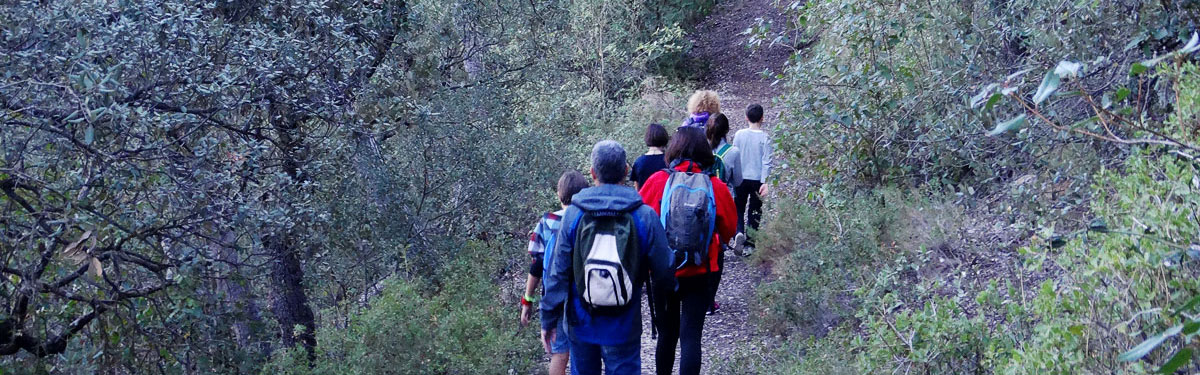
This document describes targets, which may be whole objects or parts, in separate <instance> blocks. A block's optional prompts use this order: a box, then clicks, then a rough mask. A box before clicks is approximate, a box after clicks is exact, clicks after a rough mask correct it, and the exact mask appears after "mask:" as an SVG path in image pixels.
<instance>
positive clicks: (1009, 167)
mask: <svg viewBox="0 0 1200 375" xmlns="http://www.w3.org/2000/svg"><path fill="white" fill-rule="evenodd" d="M731 30H732V32H731ZM1198 31H1200V0H1160V1H1139V0H1111V1H1109V0H1095V1H1086V0H1081V1H1048V0H927V1H920V2H916V1H878V0H744V1H723V0H722V1H718V0H617V1H605V0H565V1H564V0H523V1H514V0H489V1H481V0H459V1H452V2H451V1H436V0H374V1H338V0H293V1H277V0H221V1H211V2H205V1H185V0H153V1H125V0H118V1H86V2H80V1H61V0H44V1H7V2H2V3H0V375H7V374H331V373H337V374H541V373H545V372H546V363H547V362H548V360H547V355H546V353H544V351H543V347H542V343H540V342H539V332H538V330H537V329H536V327H530V326H526V325H523V324H522V322H521V319H520V316H519V309H520V304H521V302H522V300H523V298H526V297H523V293H525V291H524V290H523V287H524V282H525V277H526V272H527V270H528V268H529V256H528V254H527V252H526V246H527V244H528V242H529V238H530V232H529V230H530V228H531V227H532V226H533V224H534V223H535V222H537V219H538V218H539V217H540V216H541V215H542V214H544V213H546V212H548V211H552V210H555V209H557V207H558V204H559V199H558V197H556V191H555V189H556V185H555V182H556V181H557V179H558V177H559V175H560V174H562V173H563V171H564V170H576V171H580V172H583V173H584V174H585V175H587V174H588V173H587V172H588V170H589V168H590V167H591V165H592V164H590V163H591V161H590V160H589V157H590V154H589V153H590V152H591V151H592V145H593V144H595V143H596V142H597V141H601V140H605V139H612V140H616V141H619V142H620V143H621V144H622V145H624V147H625V149H626V150H627V151H628V156H629V163H633V159H634V158H636V157H637V156H638V155H640V154H642V152H644V150H645V146H644V145H643V143H644V142H643V132H644V131H645V129H646V127H647V125H648V124H651V123H661V124H667V125H668V129H672V130H674V128H675V126H676V125H675V124H679V122H680V121H681V120H684V119H685V118H687V116H688V112H687V111H686V110H685V103H686V101H687V99H688V95H690V94H692V93H693V91H695V90H697V89H712V90H716V91H717V92H720V93H721V95H722V100H723V103H722V113H724V114H726V115H727V116H728V117H729V119H730V121H731V122H732V124H731V125H732V126H733V127H735V128H741V127H744V126H745V122H746V121H745V119H746V116H745V112H744V111H745V108H746V105H748V104H752V103H758V104H761V105H762V106H764V107H766V108H767V112H768V115H767V121H766V122H765V129H766V131H767V132H768V134H769V135H770V139H771V142H772V143H771V144H772V146H773V147H774V155H773V164H774V165H775V167H774V171H775V172H773V173H772V175H771V176H770V178H768V179H766V180H764V181H762V182H763V184H764V185H766V186H769V188H770V189H769V192H768V193H766V194H764V195H763V201H764V215H763V221H762V222H763V224H762V226H761V228H759V229H751V230H748V234H749V235H751V236H752V237H754V238H757V241H756V242H757V247H756V250H755V251H754V252H752V253H748V254H744V256H742V255H738V256H733V255H729V257H730V262H732V264H733V265H734V266H732V267H731V268H730V269H729V273H726V275H725V276H724V277H725V278H727V279H728V278H733V277H735V276H734V275H731V274H730V273H734V272H736V273H737V274H738V275H736V280H738V281H737V282H736V283H732V284H730V286H723V287H722V288H724V289H721V292H720V293H719V294H718V295H717V297H716V300H717V301H720V302H721V303H722V304H725V305H727V306H731V307H725V308H723V310H724V311H720V312H717V313H716V314H715V315H713V316H712V317H710V322H717V320H713V319H720V321H719V324H718V323H710V324H709V325H707V326H706V327H705V331H704V334H705V337H704V340H705V341H704V354H705V358H704V363H705V367H704V368H703V372H702V373H710V374H899V373H906V374H907V373H925V374H968V373H969V374H992V373H996V374H1079V373H1086V374H1091V373H1106V374H1143V373H1195V372H1198V371H1200V359H1198V358H1195V357H1196V354H1197V353H1196V351H1198V350H1200V162H1198V161H1197V160H1196V157H1197V156H1200V67H1198V66H1200V65H1198V64H1200V61H1198V60H1200V33H1198ZM714 46H723V47H720V48H717V47H714ZM751 60H753V61H755V62H754V63H747V62H746V61H751ZM730 134H733V132H732V131H731V132H730ZM743 282H744V284H743ZM647 319H648V318H647ZM534 326H536V324H534ZM734 329H736V330H737V332H725V331H724V330H734ZM649 337H650V334H649V332H646V333H645V335H644V338H643V340H642V342H643V344H642V352H643V353H642V358H643V359H642V361H641V363H642V366H643V368H644V369H645V368H653V367H652V366H653V364H654V360H653V359H652V358H648V357H647V356H652V355H653V350H654V348H653V347H649V348H647V344H645V343H646V342H648V341H647V340H649ZM644 372H646V373H651V372H653V371H649V370H648V371H644Z"/></svg>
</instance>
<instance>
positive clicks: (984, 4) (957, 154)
mask: <svg viewBox="0 0 1200 375" xmlns="http://www.w3.org/2000/svg"><path fill="white" fill-rule="evenodd" d="M1185 3H1189V2H1180V3H1178V4H1176V3H1154V2H1116V3H1111V2H1110V3H1103V4H1102V3H1098V2H1067V3H1064V2H1054V1H1040V0H1033V1H1012V2H995V1H928V2H888V1H866V2H864V1H843V0H833V1H819V0H812V1H791V2H786V3H785V4H784V5H785V6H784V8H785V9H787V10H788V12H789V19H788V24H787V25H770V24H769V23H768V24H764V26H762V27H758V28H755V29H753V30H751V31H752V32H754V33H755V35H757V40H758V43H764V41H771V40H774V41H776V42H780V43H789V44H792V45H809V46H808V48H806V49H805V50H803V51H801V52H799V53H798V54H797V56H796V58H795V59H794V63H793V64H791V65H789V66H788V67H787V68H786V69H785V70H784V72H782V73H781V74H779V76H778V78H779V79H780V80H781V81H782V83H783V84H784V85H785V86H786V87H787V88H788V90H786V92H787V93H788V94H787V95H785V96H784V97H783V98H782V99H781V102H780V104H781V105H782V106H783V107H784V108H785V110H784V111H783V112H782V116H783V118H782V119H781V121H780V128H779V129H778V131H777V137H776V138H777V142H779V144H780V149H781V151H783V152H782V154H783V155H784V156H785V157H787V158H788V159H789V160H790V161H792V162H795V163H796V164H797V165H799V166H803V168H799V169H800V170H801V171H802V173H807V174H808V175H809V176H810V177H812V178H821V179H830V178H838V179H846V180H863V181H868V182H872V183H879V182H885V181H900V182H901V183H909V182H917V184H921V183H927V182H938V183H941V184H944V185H947V186H959V185H960V184H965V185H970V186H975V187H976V188H988V187H990V186H988V185H986V184H985V183H986V182H989V181H993V180H995V179H999V180H1007V179H1011V178H1014V177H1016V176H1019V175H1020V174H1019V173H1021V172H1022V171H1025V170H1027V169H1028V168H1030V167H1035V166H1037V165H1039V164H1043V163H1049V162H1054V157H1055V155H1054V153H1053V152H1054V151H1055V150H1061V149H1071V150H1076V152H1077V153H1080V152H1082V153H1086V154H1095V153H1100V154H1104V155H1109V154H1111V153H1113V152H1114V151H1113V150H1112V149H1111V147H1110V146H1107V145H1106V144H1104V143H1102V142H1081V141H1080V139H1078V138H1072V137H1065V136H1062V135H1060V134H1059V133H1058V132H1056V131H1052V130H1049V129H1031V130H1029V131H1027V132H1023V133H1021V135H1020V136H1019V138H1018V139H1017V140H1008V139H1003V140H1001V139H994V138H985V137H981V136H982V135H983V134H984V133H985V132H987V131H988V130H989V129H992V128H993V125H995V124H996V123H998V122H1000V121H1003V120H1005V119H1007V118H1010V117H1012V116H1009V114H1012V113H1014V111H1013V110H1012V109H1006V110H1005V112H1004V113H1001V114H999V115H996V116H998V117H999V121H997V119H996V118H994V117H988V116H980V115H978V114H976V113H974V112H973V111H971V110H970V109H969V108H968V107H966V106H963V105H962V103H963V102H964V100H965V98H967V97H970V96H972V95H973V94H975V92H974V90H975V88H982V87H984V85H986V84H988V83H991V82H993V81H995V80H998V79H1000V77H1005V76H1008V75H1010V74H1012V73H1014V72H1018V71H1021V70H1022V69H1024V68H1034V69H1046V68H1051V67H1053V66H1054V64H1056V63H1057V62H1058V60H1057V59H1059V58H1060V56H1095V57H1098V58H1099V59H1098V60H1097V61H1095V62H1094V63H1093V64H1092V65H1093V66H1094V67H1095V70H1094V71H1093V72H1091V73H1090V74H1089V80H1091V81H1095V82H1099V83H1103V84H1116V85H1128V86H1129V87H1131V88H1132V89H1134V90H1135V91H1136V93H1137V94H1138V95H1142V96H1144V97H1146V98H1148V99H1147V101H1145V102H1143V104H1144V105H1145V107H1146V108H1147V109H1148V110H1149V112H1151V113H1162V112H1163V111H1164V110H1165V109H1166V108H1167V107H1168V106H1169V98H1168V93H1169V91H1168V90H1166V89H1165V87H1161V86H1158V87H1156V86H1154V85H1152V84H1144V85H1141V86H1136V87H1135V85H1134V84H1135V83H1137V80H1136V78H1129V77H1127V75H1126V72H1127V70H1126V69H1125V68H1124V67H1126V66H1128V65H1129V64H1131V63H1133V62H1135V61H1138V60H1140V59H1142V58H1145V57H1150V56H1153V55H1155V54H1157V53H1161V52H1165V51H1168V50H1170V49H1172V48H1173V47H1174V46H1175V43H1177V42H1176V41H1177V40H1178V39H1179V38H1181V37H1182V38H1185V40H1186V36H1188V34H1187V30H1186V29H1185V28H1183V27H1179V25H1181V22H1183V21H1182V20H1185V19H1188V18H1192V17H1193V15H1194V14H1195V13H1194V11H1195V7H1196V5H1195V4H1194V3H1190V4H1185ZM1131 34H1132V35H1133V36H1134V39H1133V41H1132V42H1130V35H1131ZM1017 79H1020V78H1019V77H1018V78H1017ZM1143 91H1144V92H1143ZM1081 103H1082V101H1081V100H1080V99H1078V98H1074V99H1071V100H1060V101H1057V103H1055V104H1054V105H1048V108H1050V110H1051V111H1054V112H1056V113H1057V114H1058V115H1059V116H1062V117H1063V119H1064V122H1065V123H1067V124H1070V123H1073V122H1075V121H1078V120H1081V119H1084V118H1087V117H1088V116H1090V114H1088V113H1086V111H1081V109H1082V108H1081V107H1079V105H1080V104H1081ZM1014 115H1015V114H1014ZM1085 167H1086V165H1085ZM1087 171H1090V170H1087ZM1072 172H1073V171H1071V170H1064V171H1062V172H1056V174H1057V175H1058V176H1056V179H1059V178H1070V179H1078V178H1079V177H1078V176H1079V174H1078V173H1072ZM1080 181H1082V183H1083V185H1086V178H1083V179H1080Z"/></svg>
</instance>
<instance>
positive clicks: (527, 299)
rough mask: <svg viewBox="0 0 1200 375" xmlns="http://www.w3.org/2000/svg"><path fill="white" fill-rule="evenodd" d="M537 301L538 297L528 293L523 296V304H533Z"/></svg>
mask: <svg viewBox="0 0 1200 375" xmlns="http://www.w3.org/2000/svg"><path fill="white" fill-rule="evenodd" d="M535 302H537V298H533V297H530V296H529V295H528V294H526V295H525V297H522V298H521V303H522V304H531V303H535Z"/></svg>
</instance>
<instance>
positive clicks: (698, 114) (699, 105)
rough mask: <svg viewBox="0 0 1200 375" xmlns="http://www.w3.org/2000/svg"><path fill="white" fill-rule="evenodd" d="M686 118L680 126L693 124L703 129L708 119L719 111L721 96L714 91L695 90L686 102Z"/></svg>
mask: <svg viewBox="0 0 1200 375" xmlns="http://www.w3.org/2000/svg"><path fill="white" fill-rule="evenodd" d="M687 111H688V118H687V119H686V120H683V125H680V127H688V126H695V127H699V128H701V130H703V128H704V126H705V125H707V124H708V122H709V119H710V118H712V117H713V116H716V115H717V114H718V113H721V98H720V97H719V96H717V92H716V91H712V90H696V92H694V93H692V96H691V97H690V98H688V102H687Z"/></svg>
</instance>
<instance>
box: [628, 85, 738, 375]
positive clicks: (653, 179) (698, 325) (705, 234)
mask: <svg viewBox="0 0 1200 375" xmlns="http://www.w3.org/2000/svg"><path fill="white" fill-rule="evenodd" d="M697 94H699V95H705V94H702V93H700V92H698V93H697ZM714 97H715V95H714ZM693 113H698V112H693ZM706 117H708V116H695V115H693V116H691V117H690V118H689V121H688V122H686V123H685V124H687V125H685V126H683V127H681V128H679V129H678V130H676V131H675V135H673V136H672V137H671V142H670V143H669V144H668V145H667V151H666V158H667V159H668V160H670V161H671V162H670V163H669V169H668V170H664V171H660V172H658V173H655V174H654V175H653V176H650V178H649V179H647V180H646V185H645V186H642V190H641V191H640V194H641V195H642V199H643V201H645V202H646V204H647V205H649V206H650V207H653V208H654V209H655V210H657V211H658V212H659V213H660V220H662V221H663V222H664V223H666V224H665V225H664V229H665V230H666V231H667V238H668V244H669V245H670V246H671V248H672V252H673V253H674V258H675V264H674V266H675V277H676V278H677V280H678V284H679V287H678V288H677V290H676V292H675V293H674V294H672V295H671V296H670V297H669V298H667V301H666V305H667V306H666V313H665V314H662V315H661V316H660V317H659V321H660V324H659V325H658V331H659V338H658V347H657V348H656V350H655V364H656V367H657V370H658V373H659V374H670V373H671V370H672V368H673V367H674V364H675V347H676V346H677V345H678V346H679V348H680V350H679V352H680V356H679V373H680V374H685V375H695V374H699V373H700V356H701V349H700V337H701V334H702V333H703V331H704V316H705V312H706V311H707V310H708V307H709V306H710V305H711V303H712V297H711V296H712V292H711V290H710V285H711V284H710V276H711V273H713V272H716V271H719V270H720V265H719V264H718V263H719V262H718V261H717V257H718V253H719V252H720V251H721V244H722V243H724V242H729V240H730V239H731V238H733V236H734V234H735V233H737V219H736V218H737V216H736V215H737V210H736V209H735V208H734V207H733V197H732V196H730V194H729V188H728V187H727V186H726V185H725V183H724V182H721V179H720V178H717V177H716V176H710V175H708V173H707V172H705V170H706V169H707V168H709V167H710V166H711V165H712V164H713V161H714V156H713V154H712V148H711V145H709V143H708V142H707V140H706V138H705V137H704V124H705V123H706V122H707V118H706ZM700 118H704V119H703V120H701V119H700Z"/></svg>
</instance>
